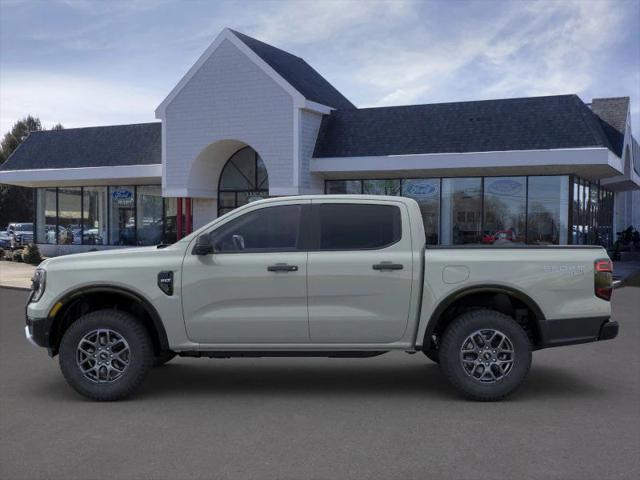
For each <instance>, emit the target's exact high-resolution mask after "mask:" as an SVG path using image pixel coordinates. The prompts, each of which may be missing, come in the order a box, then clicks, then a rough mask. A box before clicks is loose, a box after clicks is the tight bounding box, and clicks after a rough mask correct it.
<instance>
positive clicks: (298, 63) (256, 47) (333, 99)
mask: <svg viewBox="0 0 640 480" xmlns="http://www.w3.org/2000/svg"><path fill="white" fill-rule="evenodd" d="M230 31H231V32H233V34H234V35H235V36H237V37H238V38H239V39H240V40H242V42H243V43H244V44H245V45H247V46H248V47H249V48H250V49H251V50H253V52H254V53H255V54H256V55H258V56H259V57H260V58H262V60H264V61H265V62H267V64H269V66H270V67H271V68H273V69H274V70H275V71H276V72H278V73H279V74H280V75H281V76H282V78H284V79H285V80H286V81H287V82H289V83H290V84H291V86H292V87H293V88H295V89H296V90H298V91H299V92H300V93H301V94H302V95H303V96H304V97H305V98H306V99H307V100H311V101H312V102H316V103H320V104H322V105H326V106H328V107H333V108H337V109H353V108H356V107H355V105H353V104H352V103H351V102H350V101H349V100H347V98H346V97H345V96H344V95H342V94H341V93H340V92H339V91H338V90H337V89H336V88H335V87H334V86H333V85H331V84H330V83H329V82H328V81H327V80H326V79H325V78H324V77H323V76H322V75H320V74H319V73H318V72H317V71H316V70H314V68H313V67H312V66H311V65H309V64H308V63H307V62H305V61H304V60H303V59H302V58H300V57H296V56H295V55H292V54H290V53H288V52H285V51H284V50H280V49H279V48H276V47H274V46H271V45H269V44H267V43H264V42H261V41H260V40H256V39H255V38H252V37H249V36H247V35H245V34H243V33H240V32H236V31H235V30H231V29H230Z"/></svg>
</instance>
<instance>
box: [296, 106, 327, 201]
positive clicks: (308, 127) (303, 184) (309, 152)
mask: <svg viewBox="0 0 640 480" xmlns="http://www.w3.org/2000/svg"><path fill="white" fill-rule="evenodd" d="M321 122H322V115H320V114H318V113H315V112H310V111H308V110H300V190H301V191H300V193H324V179H323V177H322V176H321V175H319V174H315V173H311V171H310V165H311V158H312V157H313V150H314V149H315V146H316V139H317V138H318V130H319V129H320V123H321Z"/></svg>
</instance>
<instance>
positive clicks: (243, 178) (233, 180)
mask: <svg viewBox="0 0 640 480" xmlns="http://www.w3.org/2000/svg"><path fill="white" fill-rule="evenodd" d="M268 196H269V178H268V175H267V169H266V167H265V165H264V162H263V161H262V159H261V158H260V156H259V155H258V153H257V152H256V151H255V150H253V149H252V148H250V147H245V148H243V149H241V150H239V151H237V152H236V153H234V154H233V155H232V156H231V158H229V160H228V161H227V163H226V164H225V166H224V168H223V169H222V173H221V174H220V183H219V185H218V215H223V214H225V213H227V212H230V211H231V210H233V209H234V208H238V207H240V206H242V205H246V204H247V203H249V202H253V201H255V200H260V199H262V198H267V197H268Z"/></svg>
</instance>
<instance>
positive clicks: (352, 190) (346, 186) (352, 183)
mask: <svg viewBox="0 0 640 480" xmlns="http://www.w3.org/2000/svg"><path fill="white" fill-rule="evenodd" d="M325 193H327V194H329V195H330V194H342V193H346V194H349V195H359V194H361V193H362V181H361V180H327V183H326V187H325Z"/></svg>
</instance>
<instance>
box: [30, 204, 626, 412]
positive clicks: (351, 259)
mask: <svg viewBox="0 0 640 480" xmlns="http://www.w3.org/2000/svg"><path fill="white" fill-rule="evenodd" d="M611 292H612V273H611V261H610V260H609V258H608V257H607V253H606V251H605V250H604V249H603V248H602V247H597V246H594V247H591V246H587V247H573V246H571V247H567V246H560V247H537V248H536V247H533V248H527V247H523V248H510V247H508V246H505V247H487V246H482V245H476V246H472V247H467V246H463V247H462V248H456V247H427V248H426V249H425V233H424V227H423V224H422V216H421V213H420V208H419V206H418V204H417V203H416V202H415V201H414V200H412V199H409V198H402V197H377V196H349V195H344V196H340V195H327V196H324V195H323V196H307V197H288V198H287V197H282V198H273V199H269V200H262V201H258V202H254V203H250V204H248V205H245V206H243V207H240V208H238V209H236V210H234V211H232V212H229V213H227V214H226V215H223V216H222V217H220V218H218V219H216V220H214V221H213V222H211V223H210V224H208V225H207V226H205V227H203V228H201V229H199V230H197V231H196V232H194V233H192V234H191V235H188V236H187V237H185V238H183V239H181V240H179V241H178V242H176V243H174V244H173V245H170V246H160V247H144V248H135V249H128V250H117V251H102V252H95V253H85V254H76V255H69V256H65V257H57V258H52V259H48V260H45V261H44V262H43V263H42V264H41V265H40V266H39V267H38V269H37V270H36V273H35V276H34V278H33V286H32V292H31V294H30V297H29V301H28V306H27V318H26V322H27V326H26V336H27V338H28V339H29V340H30V341H31V342H33V343H34V344H36V345H39V346H41V347H45V348H47V349H48V350H49V353H50V354H51V355H52V356H55V355H59V356H60V367H61V370H62V373H63V375H64V377H65V379H66V380H67V381H68V383H69V384H70V385H71V386H72V387H73V388H75V389H76V390H77V391H78V392H80V393H81V394H83V395H85V396H87V397H89V398H92V399H95V400H115V399H119V398H123V397H125V396H127V395H129V394H130V393H132V392H133V391H134V390H135V389H136V388H137V387H138V386H139V385H140V383H141V382H142V380H143V378H144V377H145V375H146V373H147V371H148V369H149V367H150V366H151V365H152V364H156V365H159V364H162V363H164V362H167V361H169V360H170V359H171V358H172V357H173V356H174V355H176V354H179V355H181V356H187V357H212V358H227V357H247V356H249V357H260V356H292V357H296V356H305V357H307V356H326V357H372V356H376V355H380V354H383V353H386V352H388V351H390V350H403V351H406V352H408V353H415V352H418V351H422V352H424V353H425V354H426V355H427V357H429V358H430V359H432V360H434V361H435V362H438V363H439V364H440V366H441V367H442V371H443V373H444V374H445V376H446V378H447V379H448V380H449V381H450V382H451V383H452V384H453V385H454V386H455V387H456V388H457V389H458V390H460V391H461V392H462V393H463V394H465V395H466V396H468V397H469V398H472V399H477V400H498V399H501V398H504V397H505V396H506V395H508V394H510V393H511V392H513V391H514V390H515V389H516V388H517V387H518V386H519V385H520V384H521V383H522V382H523V381H524V379H525V377H526V375H527V372H528V371H529V367H530V364H531V352H532V350H537V349H541V348H547V347H555V346H560V345H571V344H576V343H585V342H590V341H596V340H607V339H611V338H614V337H615V336H616V335H617V334H618V324H617V322H615V321H612V320H611V304H610V298H611ZM203 381H204V379H203Z"/></svg>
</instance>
